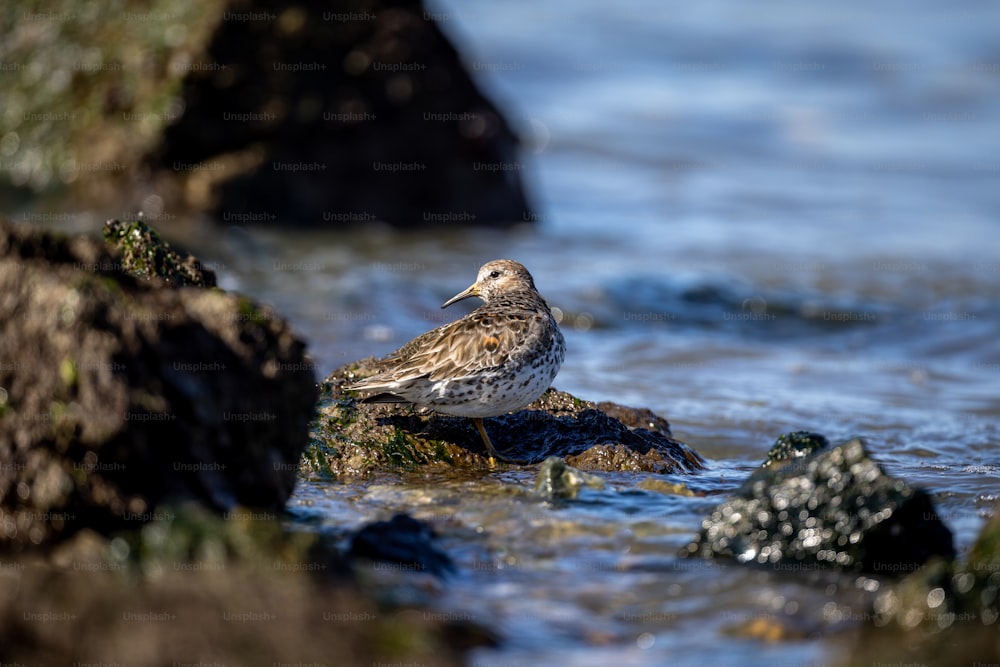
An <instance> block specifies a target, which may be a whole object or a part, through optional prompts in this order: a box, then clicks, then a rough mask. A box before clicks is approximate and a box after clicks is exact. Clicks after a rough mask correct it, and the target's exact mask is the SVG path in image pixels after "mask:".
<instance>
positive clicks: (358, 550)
mask: <svg viewBox="0 0 1000 667" xmlns="http://www.w3.org/2000/svg"><path fill="white" fill-rule="evenodd" d="M436 539H437V535H436V534H435V533H434V529H433V528H431V527H430V525H429V524H427V523H425V522H423V521H418V520H417V519H414V518H413V517H411V516H408V515H406V514H397V515H396V516H394V517H392V518H391V519H389V520H388V521H377V522H375V523H370V524H368V525H366V526H363V527H362V528H361V529H360V530H358V532H357V533H355V534H354V536H353V537H352V538H351V549H350V555H351V556H352V557H354V558H367V559H369V560H373V561H384V562H388V563H396V564H397V565H402V566H403V567H405V568H406V569H412V570H414V571H418V572H430V573H431V574H434V575H437V576H439V577H440V576H444V575H445V574H448V573H449V572H453V571H454V569H455V565H454V564H453V563H452V561H451V558H450V557H449V556H448V554H446V553H445V552H444V551H442V550H441V549H439V548H438V546H437V544H435V541H436Z"/></svg>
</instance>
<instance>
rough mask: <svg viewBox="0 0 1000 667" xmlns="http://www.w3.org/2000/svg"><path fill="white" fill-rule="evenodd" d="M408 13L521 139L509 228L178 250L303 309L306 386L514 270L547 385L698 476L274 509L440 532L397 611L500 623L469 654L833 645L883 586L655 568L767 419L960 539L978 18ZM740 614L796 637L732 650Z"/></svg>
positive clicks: (976, 447) (980, 156)
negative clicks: (632, 413)
mask: <svg viewBox="0 0 1000 667" xmlns="http://www.w3.org/2000/svg"><path fill="white" fill-rule="evenodd" d="M434 12H435V14H436V16H437V18H438V19H439V20H441V21H442V23H443V25H444V28H445V29H446V30H447V31H448V32H449V33H450V34H451V35H452V36H453V37H454V38H455V39H456V40H457V42H458V44H459V47H460V49H461V50H462V51H463V52H464V53H465V54H466V57H467V59H468V61H469V64H470V67H471V68H472V70H473V72H474V74H475V75H476V76H477V77H478V78H479V79H480V80H481V81H482V82H483V83H484V85H485V86H486V88H487V90H488V91H489V93H490V95H491V96H492V97H494V98H495V99H496V100H497V102H498V103H500V104H501V105H502V106H503V107H504V108H505V109H507V110H508V112H509V114H510V116H511V118H512V120H513V122H514V124H515V125H516V126H517V127H518V128H519V129H520V131H521V132H522V133H523V134H524V135H525V137H526V141H527V146H528V150H527V151H526V153H525V155H524V159H523V162H522V163H519V165H518V169H519V170H520V171H521V173H522V175H523V176H524V178H525V179H526V180H527V181H528V183H529V185H530V187H531V192H532V194H533V196H534V199H535V202H536V204H537V207H538V211H539V219H540V222H539V224H538V225H537V226H536V227H535V228H529V227H527V226H525V228H524V229H517V230H514V231H512V232H506V233H500V232H490V231H484V230H454V231H451V232H447V233H442V232H439V231H434V232H426V233H422V232H409V233H393V232H390V231H388V230H385V229H380V228H370V229H365V230H361V231H359V232H357V233H350V234H348V233H336V232H304V231H289V230H278V231H275V230H270V231H268V230H263V229H259V228H255V227H247V228H221V227H220V228H215V229H211V230H206V231H203V232H202V236H201V237H200V238H197V239H193V240H190V242H191V243H192V244H193V245H194V246H195V247H196V249H198V250H199V251H200V252H201V253H202V254H203V255H204V256H206V258H207V259H208V260H210V261H213V262H216V263H217V265H218V268H219V269H220V274H221V275H222V278H223V284H224V286H226V287H230V288H236V289H240V290H243V291H246V292H248V293H250V294H254V295H256V296H258V297H259V298H261V299H263V300H265V301H267V302H270V303H272V304H274V305H275V306H276V307H277V308H278V310H279V311H281V312H282V313H283V314H285V315H287V316H289V317H290V318H291V319H292V320H293V321H294V322H295V324H296V326H297V328H298V329H299V330H300V332H301V333H302V334H303V335H305V336H306V337H307V338H308V340H309V341H310V349H311V352H312V354H313V356H314V358H315V360H316V363H317V369H318V370H317V374H318V376H323V375H325V374H326V373H327V372H329V371H330V370H331V369H333V368H334V367H336V366H338V365H340V364H341V363H344V362H347V361H351V360H354V359H357V358H360V357H364V356H368V355H371V354H384V353H386V352H389V351H390V350H392V349H395V348H396V347H397V346H399V345H400V344H402V343H404V342H405V341H407V340H408V339H410V338H411V337H412V336H414V335H416V334H419V333H421V332H423V331H425V330H426V329H428V328H430V327H432V326H436V325H438V324H439V323H441V322H444V321H447V320H450V319H452V318H455V317H458V316H459V315H461V314H462V313H464V312H468V309H470V308H472V307H474V305H472V304H469V303H463V304H459V305H456V306H453V307H451V308H449V309H448V310H446V311H442V310H441V309H440V308H439V306H440V304H441V303H442V302H443V301H444V300H445V299H446V298H448V297H450V296H451V295H453V294H455V293H457V292H458V291H460V290H461V289H463V288H465V287H466V286H467V285H468V284H469V283H470V282H472V280H473V279H474V276H475V272H476V269H477V268H478V266H479V265H480V264H482V263H483V262H484V261H486V260H489V259H493V258H496V257H509V258H513V259H518V260H520V261H521V262H523V263H524V264H525V265H526V266H528V268H529V269H530V270H531V271H532V272H533V274H534V276H535V279H536V283H537V285H538V286H539V288H540V290H541V291H542V293H543V294H544V295H545V296H546V298H548V300H549V301H550V302H551V304H552V305H553V306H556V307H558V308H559V309H560V311H561V312H562V317H563V321H562V326H563V329H564V331H565V332H566V338H567V343H568V346H569V350H568V354H567V359H566V363H565V365H564V367H563V369H562V371H561V373H560V374H559V376H558V378H557V379H556V383H555V384H556V386H557V387H558V388H560V389H564V390H568V391H571V392H574V393H576V394H578V395H580V396H583V397H585V398H589V399H593V400H615V401H618V402H621V403H626V404H634V405H641V406H649V407H650V408H652V409H654V410H655V411H657V412H659V413H661V414H663V415H664V416H666V417H667V418H668V419H669V420H670V422H671V424H672V425H673V428H674V434H675V435H676V436H677V437H679V438H681V439H682V440H685V441H686V442H688V443H689V444H690V445H691V446H693V447H694V448H696V449H698V450H699V451H701V452H702V453H704V454H705V455H706V456H707V457H709V458H710V459H711V461H710V465H709V468H708V470H707V471H706V472H704V473H702V474H699V475H693V476H686V477H683V478H679V479H678V481H683V482H686V483H687V484H688V485H689V486H690V487H691V488H692V489H693V490H695V491H698V492H702V493H704V494H705V495H701V496H696V497H679V496H670V495H663V494H658V493H654V492H650V491H642V490H638V489H637V488H636V486H635V485H636V484H637V483H638V482H639V481H640V480H641V477H638V476H629V475H618V476H614V475H612V476H610V477H609V478H608V481H609V483H610V486H609V488H608V489H606V490H604V491H596V490H588V491H585V492H584V494H583V495H582V496H581V498H580V499H579V500H578V501H575V502H568V503H562V504H552V503H546V502H541V501H539V500H536V499H534V498H532V497H530V496H529V495H528V494H527V491H528V490H529V489H530V486H531V484H532V481H533V470H530V469H529V470H524V471H520V470H514V471H507V472H494V473H483V474H482V475H478V476H472V477H469V476H467V475H462V476H456V477H448V476H445V477H434V478H426V477H423V476H421V475H415V474H410V475H403V476H386V477H381V478H376V479H373V480H367V481H365V482H363V483H357V484H338V483H331V482H328V481H323V480H311V481H305V482H304V483H302V484H301V485H300V487H299V489H298V492H297V494H296V498H295V502H294V504H293V508H292V516H293V517H294V518H293V520H295V521H297V522H301V523H302V525H306V526H310V527H313V528H315V529H317V530H325V531H331V532H332V533H334V534H339V532H340V531H345V530H346V529H348V528H351V527H355V526H357V525H359V524H361V523H362V522H364V521H368V520H372V519H380V518H386V517H387V516H388V515H390V514H391V513H392V512H394V511H398V510H408V511H410V512H411V513H413V514H414V515H415V516H417V517H420V518H424V519H428V520H430V521H432V522H434V525H435V527H436V528H437V530H438V532H439V533H440V534H441V535H442V539H443V546H444V547H445V548H446V549H447V550H448V551H449V553H451V554H452V555H453V557H454V558H455V559H456V562H457V564H458V566H459V573H458V574H457V575H456V576H455V577H453V578H452V579H451V580H449V581H448V582H446V583H445V584H443V585H433V584H432V585H424V584H421V585H416V584H412V583H409V584H407V586H410V587H411V588H412V590H411V593H409V595H412V596H413V597H414V599H418V600H420V601H422V602H424V603H426V604H429V605H430V608H431V609H434V610H436V611H437V612H440V613H447V614H451V615H453V616H454V617H456V618H471V619H474V620H476V621H479V622H481V623H484V624H486V625H489V626H492V627H495V628H497V630H498V631H499V632H500V634H501V635H503V636H504V637H505V639H506V643H505V644H504V645H503V647H502V648H499V649H496V650H483V651H480V652H477V653H476V654H474V655H473V656H472V660H473V661H474V663H473V664H482V665H487V664H493V665H500V664H509V665H514V664H519V665H539V664H574V665H577V664H578V665H591V664H592V665H606V664H618V665H632V664H636V665H639V664H642V665H645V664H666V663H667V662H668V661H669V663H670V664H691V665H694V664H715V663H727V664H732V663H736V662H739V663H740V664H748V663H755V662H759V663H768V664H775V663H782V664H803V663H819V662H830V661H831V660H835V659H837V658H838V657H840V656H842V655H843V654H844V653H843V652H844V651H845V650H849V647H850V642H849V641H846V642H845V641H844V638H845V635H844V633H845V632H849V631H850V629H851V628H852V627H855V626H856V624H857V623H858V622H859V619H861V618H863V616H862V615H863V613H864V607H863V598H864V595H865V594H866V592H867V593H870V592H871V591H872V590H873V589H874V588H876V587H877V586H878V585H879V583H878V582H875V581H869V580H863V579H861V580H854V579H852V578H850V577H848V578H846V579H845V578H838V577H836V576H831V575H829V574H827V573H821V572H800V573H794V572H784V573H774V572H759V571H747V570H744V569H742V568H736V567H730V566H720V565H716V564H707V563H691V562H686V561H679V560H678V559H677V558H675V553H676V551H677V549H678V548H679V547H681V546H682V545H683V544H685V543H686V542H687V541H688V540H689V539H690V538H691V537H692V536H693V534H694V533H695V532H696V530H697V528H698V526H699V523H700V521H701V518H702V517H703V516H704V515H705V514H706V513H707V512H708V511H709V510H710V509H711V507H712V506H713V505H714V504H715V503H716V502H718V500H719V498H720V495H721V494H724V493H726V492H728V491H730V490H732V489H733V488H735V487H736V486H737V485H738V484H739V482H740V480H741V479H742V478H743V477H745V476H746V474H747V473H748V471H749V470H751V469H752V468H753V467H754V466H756V465H757V464H758V463H759V462H760V461H761V460H762V458H763V456H764V454H765V452H766V451H767V449H768V447H769V446H770V445H771V444H772V443H773V441H774V439H775V438H776V437H777V436H778V435H780V434H781V433H783V432H786V431H789V430H797V429H809V430H814V431H819V432H822V433H824V434H826V435H827V436H828V437H830V438H831V440H834V441H836V440H839V439H843V438H846V437H849V436H853V435H861V436H864V437H865V438H867V439H868V441H869V445H870V450H871V452H872V453H873V455H874V456H875V457H876V458H877V459H878V460H879V461H880V462H882V463H883V464H884V465H885V467H886V468H887V469H888V470H889V471H890V472H891V473H892V474H894V475H897V476H899V477H902V478H904V479H906V480H907V481H909V482H911V483H913V484H917V485H922V486H926V487H928V488H930V489H932V490H933V491H935V492H936V494H937V495H936V497H937V501H938V503H939V507H940V509H941V511H942V515H943V516H944V517H945V519H946V521H947V523H948V524H949V525H950V526H951V528H952V529H953V531H955V534H956V539H957V542H958V545H959V547H960V549H966V548H967V547H968V546H969V544H970V543H971V541H972V539H973V538H974V536H975V534H976V532H977V531H978V529H979V527H980V526H981V525H982V523H983V517H984V516H986V514H987V513H988V512H989V511H991V509H992V508H993V507H995V506H996V503H997V499H998V494H1000V492H998V487H1000V485H998V483H997V482H998V477H1000V467H998V466H1000V456H998V454H997V443H998V439H1000V438H998V431H997V417H998V415H1000V326H998V325H1000V309H998V304H1000V229H998V222H1000V182H998V179H1000V157H998V156H1000V132H997V131H996V127H997V116H998V109H1000V65H998V63H1000V48H998V46H997V40H996V26H998V25H1000V8H998V7H997V6H995V5H989V4H983V3H965V2H958V3H948V4H947V5H945V4H941V3H932V2H917V3H916V4H914V3H906V4H902V3H885V4H879V5H877V6H873V7H862V6H850V7H834V6H829V7H827V6H820V5H816V4H815V3H806V4H803V3H799V2H775V3H768V4H767V5H758V4H754V5H744V4H740V3H733V2H723V1H709V2H699V3H693V4H687V5H684V6H680V5H676V6H674V5H668V6H661V5H657V4H654V3H640V2H630V1H624V2H616V3H610V4H609V3H604V2H596V1H593V0H581V1H580V2H573V3H534V2H526V1H524V2H518V1H515V2H505V3H491V2H485V1H484V0H461V1H459V0H450V1H448V2H441V1H438V2H435V3H434ZM381 576H385V577H388V578H390V579H391V577H392V575H391V574H383V575H381ZM402 590H407V588H406V586H404V588H403V589H402ZM400 595H403V596H405V595H407V593H400ZM831 604H832V605H833V606H830V605H831ZM757 617H760V618H765V619H766V618H781V619H785V621H787V624H788V626H789V627H791V628H792V629H793V630H794V631H795V632H793V633H792V634H793V637H792V638H791V639H787V640H784V641H779V642H774V643H769V642H763V641H761V640H759V639H749V638H745V637H744V636H743V634H745V632H743V631H742V630H741V628H744V629H745V626H746V625H747V624H748V623H752V621H753V620H754V619H755V618H757ZM796 633H797V634H796ZM748 656H751V657H748Z"/></svg>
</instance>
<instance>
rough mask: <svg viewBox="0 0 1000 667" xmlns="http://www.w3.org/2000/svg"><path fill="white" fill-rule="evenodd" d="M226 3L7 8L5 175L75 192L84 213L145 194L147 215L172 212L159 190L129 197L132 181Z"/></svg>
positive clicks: (1, 178)
mask: <svg viewBox="0 0 1000 667" xmlns="http://www.w3.org/2000/svg"><path fill="white" fill-rule="evenodd" d="M225 5H226V2H225V1H224V0H206V1H205V2H197V3H190V4H185V5H180V4H177V5H172V6H171V7H169V9H165V10H164V11H158V10H156V8H155V7H152V6H150V7H148V8H147V9H150V10H151V11H145V10H142V11H137V12H129V11H122V7H121V6H120V5H115V4H114V3H95V4H93V5H91V6H90V7H88V8H87V11H79V9H80V7H79V3H77V2H74V0H50V1H49V2H46V4H45V7H44V8H43V9H42V8H39V9H42V11H35V8H32V7H28V6H21V5H18V6H15V5H13V4H10V3H8V4H6V5H5V6H4V8H3V11H2V17H3V18H2V20H3V30H2V36H0V42H2V44H0V51H2V52H3V54H4V55H3V61H4V63H5V66H4V68H3V72H2V76H3V91H4V101H5V103H6V106H7V108H8V109H9V110H11V111H10V112H8V113H5V114H2V115H0V137H4V147H3V151H2V152H3V155H4V159H3V163H2V166H0V182H2V183H3V185H14V186H15V187H19V188H24V189H27V190H31V191H35V192H43V191H53V190H55V191H58V192H59V193H60V194H63V193H64V192H66V191H68V193H69V195H70V197H72V199H73V200H74V201H73V203H74V204H76V206H74V207H73V208H76V209H77V210H96V209H98V208H99V207H101V206H103V207H106V208H110V209H113V210H121V209H122V208H123V207H133V206H139V205H140V202H143V200H146V202H145V205H144V206H145V208H146V209H147V213H153V214H155V215H154V217H159V216H160V215H163V216H164V218H166V214H165V213H164V212H163V211H162V210H161V209H162V208H163V199H162V198H161V197H159V196H157V195H155V194H154V195H152V196H151V198H149V197H150V195H151V193H150V192H149V191H148V190H144V188H141V187H140V188H138V190H140V192H138V193H136V195H135V197H134V198H132V196H131V195H130V194H129V193H128V189H129V186H131V185H134V184H135V183H136V182H137V181H142V179H143V172H144V171H146V170H147V168H145V167H144V165H143V155H144V154H146V153H148V152H149V151H150V150H152V149H153V148H154V147H155V146H156V144H157V142H158V141H159V138H160V136H161V133H162V130H163V128H164V127H165V126H166V125H167V124H169V122H170V121H171V119H173V118H175V117H176V115H177V113H178V112H179V109H180V100H178V99H177V93H178V89H179V87H180V82H181V79H182V78H183V77H184V76H185V75H186V74H187V73H188V72H190V71H191V69H193V67H196V66H197V65H198V64H199V60H200V58H199V57H198V54H199V53H200V52H201V51H202V50H203V49H204V44H205V43H206V41H207V39H208V37H209V36H210V35H211V34H212V31H213V29H214V27H215V25H216V23H217V22H218V20H219V19H220V18H221V17H222V12H223V9H224V7H225ZM15 109H16V110H17V112H16V113H14V112H13V110H15ZM132 210H136V209H134V208H133V209H132ZM31 215H32V214H28V216H31ZM42 215H46V214H45V213H43V214H42ZM55 215H56V216H60V215H62V214H59V213H57V214H55ZM28 219H30V218H28ZM34 219H36V220H41V219H44V218H41V217H39V218H34ZM52 219H59V218H58V217H54V218H52ZM63 219H68V216H67V217H66V218H63Z"/></svg>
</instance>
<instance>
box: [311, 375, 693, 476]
mask: <svg viewBox="0 0 1000 667" xmlns="http://www.w3.org/2000/svg"><path fill="white" fill-rule="evenodd" d="M377 367H378V362H377V361H376V360H374V359H366V360H363V361H361V362H357V363H355V364H349V365H347V366H344V367H342V368H339V369H337V370H335V371H334V372H333V373H331V374H330V376H329V377H328V378H327V379H326V380H325V381H324V383H323V385H322V396H321V399H320V406H319V410H318V411H319V418H318V420H317V423H316V424H315V427H314V430H313V443H312V446H311V447H309V448H308V450H307V452H306V456H305V457H304V459H303V469H304V472H306V473H316V472H320V473H328V474H333V475H335V476H345V477H353V476H357V475H364V474H367V473H370V472H372V471H374V470H380V469H393V468H397V469H398V468H415V467H417V466H425V467H426V466H430V467H434V466H438V467H464V468H477V469H482V468H486V467H487V465H488V464H487V459H486V456H485V452H484V449H483V443H482V440H481V438H480V437H479V434H478V433H477V432H476V429H475V427H474V426H473V425H472V422H471V420H468V419H465V418H461V417H450V416H446V415H438V414H435V413H433V412H420V411H419V410H417V409H416V408H414V407H413V406H410V405H406V404H392V403H361V402H360V401H358V397H357V395H355V394H353V393H350V394H348V393H345V392H344V391H342V386H343V385H344V384H346V383H349V382H353V381H355V380H357V379H359V378H361V377H367V376H368V375H370V374H372V373H373V372H375V369H376V368H377ZM622 409H623V410H628V409H627V408H622ZM650 414H651V413H650ZM656 419H657V420H659V424H660V425H659V426H657V429H656V430H655V431H653V430H649V429H647V428H629V427H628V426H627V425H626V424H624V423H622V422H621V421H619V420H618V419H615V418H613V417H611V416H609V415H608V414H606V413H605V412H603V411H602V410H601V409H599V408H598V406H597V405H595V404H594V403H591V402H589V401H584V400H581V399H579V398H576V397H574V396H571V395H570V394H567V393H564V392H561V391H556V390H555V389H549V390H548V391H547V392H546V393H545V394H544V395H543V396H542V397H541V398H539V399H538V400H537V401H535V402H534V403H532V404H531V405H529V406H527V407H526V408H525V409H523V410H521V411H519V412H515V413H513V414H508V415H503V416H500V417H495V418H490V419H487V420H485V424H486V430H487V432H488V433H489V434H490V438H491V440H492V441H493V444H494V446H496V447H497V449H498V450H499V451H500V452H501V453H503V454H505V455H506V456H508V457H510V458H513V459H519V460H529V461H542V460H544V459H545V458H547V457H549V456H559V457H563V458H565V459H566V463H568V464H569V465H572V466H575V467H577V468H582V469H587V470H634V471H646V472H685V471H694V470H700V469H701V468H702V467H703V466H704V459H702V457H701V456H700V455H699V454H698V453H697V452H695V451H694V450H692V449H690V448H689V447H687V446H686V445H685V444H684V443H682V442H679V441H677V440H674V439H672V438H671V437H669V426H668V425H667V424H666V422H665V421H664V420H662V419H661V418H659V417H656ZM643 423H647V421H644V422H643ZM664 430H665V431H666V433H664V432H663V431H664Z"/></svg>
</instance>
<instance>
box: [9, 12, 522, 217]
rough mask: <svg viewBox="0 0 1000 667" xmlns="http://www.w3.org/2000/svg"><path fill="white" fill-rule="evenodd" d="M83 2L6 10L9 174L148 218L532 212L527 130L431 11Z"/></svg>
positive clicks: (12, 179) (19, 182) (83, 202)
mask: <svg viewBox="0 0 1000 667" xmlns="http://www.w3.org/2000/svg"><path fill="white" fill-rule="evenodd" d="M77 5H78V3H75V2H73V0H51V1H50V2H48V3H47V4H46V5H45V11H44V12H35V11H29V10H28V9H25V10H24V11H21V10H20V9H17V10H16V11H15V9H13V8H12V9H11V10H10V11H7V12H4V19H5V22H4V30H3V35H2V37H0V42H2V48H0V51H2V52H3V53H4V62H5V63H7V64H8V65H10V67H7V68H5V69H4V71H3V76H4V100H5V102H6V103H7V108H8V109H9V110H10V112H9V113H6V114H0V137H4V145H3V150H2V153H3V157H4V160H3V163H2V167H0V182H2V183H3V184H4V185H13V186H15V187H23V188H27V189H31V190H33V191H36V192H41V191H46V190H50V191H51V190H57V189H60V188H65V189H68V190H69V192H70V194H71V196H72V197H73V198H74V200H75V201H74V203H77V204H79V206H78V208H88V209H90V210H95V209H99V208H102V207H103V208H110V207H112V206H113V207H114V208H115V209H119V208H120V207H125V208H126V210H131V211H139V210H144V211H145V212H146V214H147V219H149V220H151V221H153V222H157V221H173V220H176V219H177V217H178V216H177V212H178V210H179V209H182V208H183V207H182V206H181V204H182V203H183V204H185V205H186V208H189V209H194V210H198V211H214V212H215V213H216V214H217V215H218V216H219V217H221V218H222V220H223V221H224V222H227V223H230V224H232V223H237V224H244V223H253V224H260V223H275V222H286V221H289V220H291V221H298V222H303V223H307V224H314V225H342V224H351V223H354V224H365V223H370V222H371V221H372V220H385V221H387V222H390V223H392V224H398V225H412V226H426V225H428V224H450V225H455V224H458V225H460V226H463V227H464V226H468V225H470V224H488V225H490V224H503V225H508V224H512V223H523V222H525V221H531V220H534V219H535V217H536V216H535V215H534V214H533V213H532V212H531V210H530V207H529V205H528V202H527V197H526V195H525V189H524V186H523V184H522V168H523V166H524V165H523V163H522V162H520V161H519V157H518V150H519V146H518V143H519V140H518V138H517V136H516V134H515V131H514V130H512V129H511V127H510V125H509V123H508V122H507V121H506V120H505V119H504V117H503V115H502V113H501V112H500V111H499V109H498V108H497V107H496V105H494V104H493V103H492V102H490V101H489V100H488V99H487V98H486V97H485V96H484V95H483V94H482V93H481V92H480V90H479V88H478V86H477V85H476V83H475V82H474V81H473V80H472V78H471V76H470V74H469V72H468V69H467V67H466V66H465V65H463V63H462V59H461V57H460V56H459V54H458V53H457V52H456V50H455V48H454V46H453V45H452V44H451V41H450V40H449V38H448V37H447V36H446V35H445V34H444V33H443V32H442V30H441V29H440V28H439V27H438V23H437V22H436V21H435V20H434V13H433V12H430V11H428V9H427V8H426V7H425V5H424V4H423V3H422V2H415V1H411V0H352V1H351V2H349V3H340V4H337V5H335V6H332V5H330V4H328V3H325V2H320V1H319V0H304V1H302V2H298V3H296V4H295V5H288V4H287V3H284V2H279V1H278V0H249V1H246V2H244V1H242V0H239V1H238V0H205V1H204V2H197V3H189V4H186V5H183V6H180V5H178V6H176V7H170V8H169V11H148V12H142V13H141V16H139V15H138V14H136V13H134V12H122V11H121V8H120V7H118V6H116V5H113V4H103V5H95V6H93V7H91V8H89V9H88V11H86V12H80V11H77V10H78V6H77ZM154 9H155V8H154ZM47 17H56V18H54V19H48V20H47ZM41 27H44V29H41ZM247 44H253V45H254V48H252V49H248V48H246V45H247ZM28 64H30V66H28ZM40 76H41V77H45V76H48V77H49V83H50V84H51V85H45V86H40V85H39V80H40V79H39V77H40ZM81 109H86V110H87V112H86V113H82V112H81V111H80V110H81ZM95 137H97V138H99V139H98V140H95ZM165 202H169V203H170V207H169V210H165V209H166V208H167V207H166V206H165Z"/></svg>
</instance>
